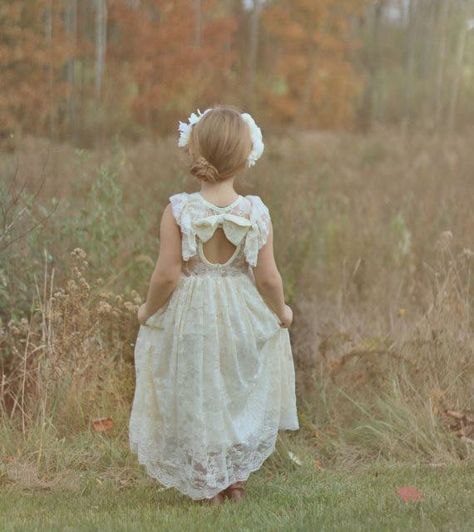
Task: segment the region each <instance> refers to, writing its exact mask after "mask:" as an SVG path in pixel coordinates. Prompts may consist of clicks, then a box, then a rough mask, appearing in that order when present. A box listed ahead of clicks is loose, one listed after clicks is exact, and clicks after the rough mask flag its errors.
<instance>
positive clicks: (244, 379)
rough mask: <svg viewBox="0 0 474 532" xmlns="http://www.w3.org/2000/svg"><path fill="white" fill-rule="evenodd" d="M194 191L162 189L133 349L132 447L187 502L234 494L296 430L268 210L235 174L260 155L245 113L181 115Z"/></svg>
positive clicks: (285, 310)
mask: <svg viewBox="0 0 474 532" xmlns="http://www.w3.org/2000/svg"><path fill="white" fill-rule="evenodd" d="M180 131H181V135H180V138H179V141H178V144H179V145H180V146H185V147H187V150H188V152H189V154H190V156H191V160H192V164H191V173H192V174H193V175H194V176H195V177H196V178H197V179H198V180H199V181H200V183H201V190H200V191H199V192H194V193H192V194H189V193H186V192H182V193H180V194H174V195H173V196H171V197H170V203H169V204H168V205H167V206H166V208H165V210H164V212H163V217H162V220H161V226H160V251H159V257H158V261H157V263H156V267H155V270H154V272H153V275H152V277H151V281H150V286H149V289H148V295H147V299H146V303H145V304H144V305H142V306H141V307H140V309H139V311H138V320H139V322H140V324H141V327H140V331H139V334H138V338H137V342H136V346H135V368H136V387H135V395H134V399H133V405H132V410H131V415H130V426H129V438H130V447H131V449H132V451H133V452H134V453H136V454H137V455H138V460H139V462H140V463H141V464H143V465H144V466H145V467H146V469H147V472H148V474H149V475H150V476H151V477H153V478H155V479H157V480H158V481H160V483H162V484H164V485H165V486H168V487H174V488H176V489H178V490H179V491H180V492H182V493H184V494H185V495H187V496H189V497H191V498H192V499H194V500H203V501H208V502H209V501H210V502H211V503H213V504H219V503H221V502H222V501H223V500H224V498H225V497H229V498H230V499H233V500H239V499H241V498H242V497H243V493H244V491H243V490H244V481H245V480H246V479H247V478H248V477H249V475H250V473H252V472H253V471H256V470H257V469H259V468H260V467H261V465H262V463H263V462H264V461H265V459H266V458H268V457H269V456H270V455H271V454H272V452H273V451H274V450H275V443H276V439H277V435H278V430H282V429H286V430H297V429H299V423H298V417H297V411H296V399H295V373H294V365H293V357H292V352H291V345H290V338H289V334H288V327H289V326H290V325H291V322H292V320H293V313H292V311H291V309H290V307H289V306H288V305H285V300H284V295H283V286H282V280H281V276H280V274H279V272H278V269H277V267H276V264H275V259H274V256H273V235H272V224H271V220H270V214H269V212H268V209H267V207H266V206H265V204H264V203H263V202H262V200H261V199H260V198H259V197H258V196H252V195H249V196H241V195H239V194H237V193H236V191H235V190H234V178H235V176H236V174H237V173H238V172H240V171H241V170H243V169H244V168H245V167H246V166H252V165H253V164H255V161H256V160H257V159H258V158H259V157H260V155H261V153H262V152H263V142H262V136H261V131H260V129H259V128H258V127H257V126H256V124H255V122H254V121H253V119H252V117H251V116H250V115H248V114H246V113H243V114H241V113H240V112H238V111H236V110H235V109H233V108H230V107H224V106H218V107H215V108H212V109H207V110H206V111H205V112H204V113H202V114H201V113H200V111H198V114H194V113H193V114H192V115H191V116H190V118H189V124H185V123H182V122H181V123H180Z"/></svg>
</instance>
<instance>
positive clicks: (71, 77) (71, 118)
mask: <svg viewBox="0 0 474 532" xmlns="http://www.w3.org/2000/svg"><path fill="white" fill-rule="evenodd" d="M65 29H66V33H67V34H68V42H69V45H70V47H71V50H72V53H71V57H70V58H69V60H68V62H67V65H66V79H67V84H68V95H67V116H68V125H69V130H70V132H71V133H72V134H73V136H74V135H75V133H76V48H77V0H67V8H66V13H65Z"/></svg>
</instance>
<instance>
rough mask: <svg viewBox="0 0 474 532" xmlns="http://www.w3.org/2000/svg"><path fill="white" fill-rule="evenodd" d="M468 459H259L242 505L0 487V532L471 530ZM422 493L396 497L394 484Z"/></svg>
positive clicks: (473, 501)
mask: <svg viewBox="0 0 474 532" xmlns="http://www.w3.org/2000/svg"><path fill="white" fill-rule="evenodd" d="M473 478H474V466H473V465H472V464H471V465H466V466H447V467H436V468H433V467H429V466H418V467H414V466H413V467H410V466H403V467H400V466H398V467H390V466H372V467H370V468H369V469H366V470H363V471H359V472H350V473H349V472H344V473H342V472H334V471H329V470H322V471H321V470H318V469H316V468H311V467H306V466H305V465H303V466H301V467H297V466H295V467H294V468H289V470H285V471H282V472H280V473H277V474H273V475H272V474H270V472H269V469H268V467H266V465H265V464H264V466H263V467H262V469H261V470H259V471H258V472H256V473H254V474H252V475H251V476H250V479H249V481H248V483H247V498H246V500H245V501H244V502H243V503H241V504H235V503H232V502H226V503H225V504H223V505H221V506H217V507H208V506H202V505H200V504H198V503H196V502H193V501H192V500H190V499H188V498H187V497H185V496H183V495H181V494H180V493H178V492H177V491H175V490H174V489H166V488H165V489H163V488H162V487H161V486H160V485H159V484H157V483H154V482H153V481H152V482H150V483H149V485H145V486H143V485H138V486H130V487H122V488H120V487H119V486H116V485H114V484H113V482H111V481H105V482H103V483H102V484H99V483H97V482H95V483H92V482H89V483H86V485H85V487H83V488H82V489H80V490H77V491H68V490H60V491H56V492H54V491H52V492H49V491H30V490H29V491H22V492H19V491H18V488H9V487H5V488H3V489H2V490H1V491H0V515H1V520H2V521H0V526H1V530H2V531H4V532H7V531H12V530H15V531H18V530H100V531H107V530H113V531H116V530H138V531H142V530H177V531H178V530H179V531H186V530H198V531H201V530H202V531H207V530H209V531H216V530H226V531H227V530H239V531H243V530H258V531H262V530H291V531H296V530H301V531H308V530H344V531H345V530H374V531H375V530H376V531H381V530H417V531H418V530H473V529H474V490H473ZM404 485H413V486H416V487H417V488H418V489H419V490H420V491H421V492H422V493H423V495H424V499H423V500H422V501H420V502H416V503H413V502H412V503H404V502H403V501H402V500H401V499H400V498H399V497H398V495H397V492H396V490H397V488H398V487H400V486H404Z"/></svg>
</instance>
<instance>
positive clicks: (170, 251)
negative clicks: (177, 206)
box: [138, 204, 182, 325]
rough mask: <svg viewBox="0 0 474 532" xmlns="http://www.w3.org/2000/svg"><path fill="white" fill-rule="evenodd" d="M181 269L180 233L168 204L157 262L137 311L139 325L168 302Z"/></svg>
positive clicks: (162, 223)
mask: <svg viewBox="0 0 474 532" xmlns="http://www.w3.org/2000/svg"><path fill="white" fill-rule="evenodd" d="M181 269H182V258H181V233H180V230H179V227H178V224H177V223H176V221H175V219H174V217H173V213H172V211H171V205H170V204H168V205H167V206H166V208H165V210H164V212H163V216H162V217H161V223H160V251H159V255H158V260H157V262H156V266H155V270H154V272H153V274H152V276H151V279H150V286H149V288H148V294H147V297H146V302H145V303H144V304H143V305H142V306H141V307H140V309H139V311H138V321H139V322H140V324H141V325H143V324H144V323H145V321H146V320H147V319H148V318H149V317H150V316H152V315H153V314H155V312H156V311H157V310H159V309H160V308H161V307H162V306H163V305H164V304H165V303H166V302H167V301H168V299H169V297H170V296H171V294H172V293H173V291H174V289H175V288H176V285H177V284H178V281H179V278H180V276H181Z"/></svg>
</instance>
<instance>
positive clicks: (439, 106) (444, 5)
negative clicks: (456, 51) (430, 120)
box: [435, 0, 450, 129]
mask: <svg viewBox="0 0 474 532" xmlns="http://www.w3.org/2000/svg"><path fill="white" fill-rule="evenodd" d="M449 4H450V0H439V24H438V35H439V46H438V64H437V69H436V83H435V126H436V129H438V128H439V127H440V125H441V123H442V115H443V87H444V73H445V63H446V43H447V21H448V12H449V7H450V6H449Z"/></svg>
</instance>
